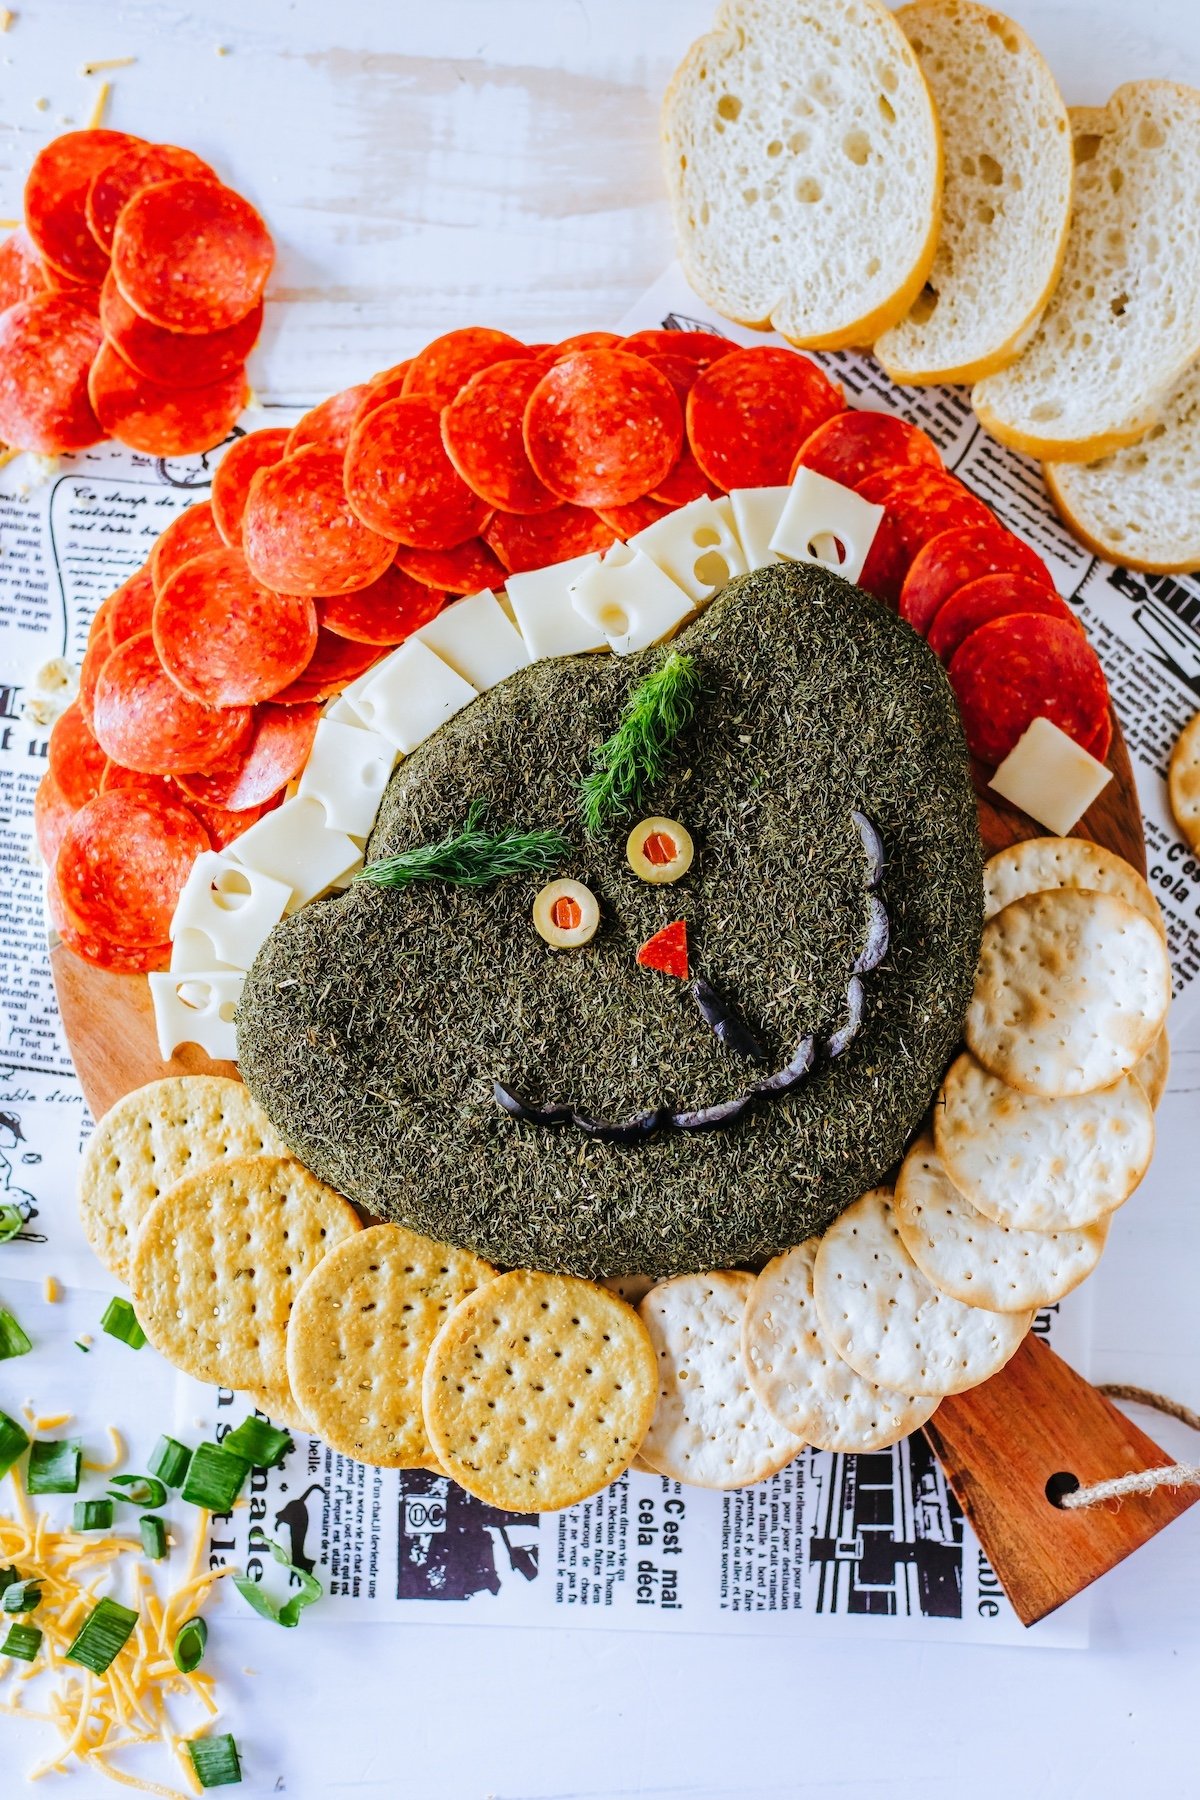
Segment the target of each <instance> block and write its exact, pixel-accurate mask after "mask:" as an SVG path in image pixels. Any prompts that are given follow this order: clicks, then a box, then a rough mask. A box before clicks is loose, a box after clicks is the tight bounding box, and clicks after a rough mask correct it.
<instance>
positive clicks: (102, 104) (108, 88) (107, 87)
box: [88, 81, 112, 131]
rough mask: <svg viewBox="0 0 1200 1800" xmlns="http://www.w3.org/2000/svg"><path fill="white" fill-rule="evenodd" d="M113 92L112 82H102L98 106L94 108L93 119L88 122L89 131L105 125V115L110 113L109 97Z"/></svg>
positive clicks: (97, 98)
mask: <svg viewBox="0 0 1200 1800" xmlns="http://www.w3.org/2000/svg"><path fill="white" fill-rule="evenodd" d="M111 92H112V83H111V82H110V81H102V82H101V83H100V89H99V92H98V93H97V95H96V104H95V106H93V108H92V113H91V117H90V118H89V120H88V129H89V130H91V131H95V129H96V127H97V126H98V125H101V124H103V122H104V115H105V113H106V112H107V111H108V96H109V94H110V93H111Z"/></svg>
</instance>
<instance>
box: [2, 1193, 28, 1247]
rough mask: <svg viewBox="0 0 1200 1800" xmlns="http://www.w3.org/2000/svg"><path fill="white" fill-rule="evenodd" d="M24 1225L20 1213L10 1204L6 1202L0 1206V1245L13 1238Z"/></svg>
mask: <svg viewBox="0 0 1200 1800" xmlns="http://www.w3.org/2000/svg"><path fill="white" fill-rule="evenodd" d="M24 1223H25V1221H24V1219H23V1218H22V1217H21V1214H20V1212H19V1211H18V1210H17V1208H16V1207H15V1206H13V1205H12V1204H11V1203H10V1202H8V1201H6V1202H5V1204H4V1205H3V1206H0V1244H7V1243H8V1242H9V1240H10V1238H15V1237H16V1235H17V1233H18V1232H19V1231H20V1229H21V1227H22V1225H23V1224H24Z"/></svg>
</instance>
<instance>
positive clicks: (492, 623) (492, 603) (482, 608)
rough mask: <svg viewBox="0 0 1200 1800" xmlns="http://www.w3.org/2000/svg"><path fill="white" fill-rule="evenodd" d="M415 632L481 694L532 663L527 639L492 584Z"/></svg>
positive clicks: (457, 603)
mask: <svg viewBox="0 0 1200 1800" xmlns="http://www.w3.org/2000/svg"><path fill="white" fill-rule="evenodd" d="M414 635H415V636H416V637H419V638H420V640H421V642H422V643H423V644H428V645H429V648H430V649H431V650H432V651H433V652H434V653H435V654H436V655H437V656H440V657H441V659H442V661H443V662H444V663H448V664H449V665H450V667H451V668H452V669H453V670H454V672H455V674H456V675H461V676H462V678H463V680H464V681H469V682H470V683H471V686H472V687H473V688H476V689H477V690H478V691H479V693H481V694H483V693H486V691H487V689H488V688H493V687H495V686H496V684H497V683H498V682H501V681H504V680H505V679H506V678H507V677H508V676H509V675H515V674H516V672H517V670H518V669H524V668H526V667H528V664H529V651H528V650H527V649H526V647H525V639H524V638H523V637H522V636H521V633H520V632H519V631H518V630H517V628H516V626H515V625H514V624H513V622H512V620H511V619H510V618H509V616H508V614H507V613H506V612H505V610H504V608H503V607H502V606H501V604H500V602H499V601H498V600H497V598H496V596H495V594H493V593H492V591H491V589H490V588H483V589H482V590H481V591H480V592H479V593H478V594H468V595H467V597H466V599H465V600H455V601H454V602H453V604H452V605H450V606H447V607H444V608H443V610H442V611H441V612H440V613H439V614H438V616H437V618H436V619H431V620H430V622H429V624H428V625H422V627H421V629H420V631H418V632H416V633H414Z"/></svg>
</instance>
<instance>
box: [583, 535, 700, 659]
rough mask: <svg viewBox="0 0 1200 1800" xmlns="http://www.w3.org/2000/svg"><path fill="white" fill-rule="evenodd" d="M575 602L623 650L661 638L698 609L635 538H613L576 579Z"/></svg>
mask: <svg viewBox="0 0 1200 1800" xmlns="http://www.w3.org/2000/svg"><path fill="white" fill-rule="evenodd" d="M571 604H572V605H573V606H574V608H575V610H576V612H577V613H579V614H580V616H581V617H582V618H584V619H586V620H587V621H588V624H589V625H594V626H595V628H596V630H597V631H602V632H603V633H604V635H605V637H606V638H607V640H608V645H609V648H610V649H611V650H615V651H616V653H617V655H618V656H629V655H631V654H632V653H633V652H634V651H635V650H645V649H648V648H649V646H650V645H651V644H658V643H661V642H662V640H663V638H666V637H670V635H671V633H672V632H674V631H678V630H679V627H680V626H681V625H682V624H683V622H684V620H685V619H690V618H691V617H692V615H693V613H694V612H695V610H696V608H695V605H694V604H693V602H692V600H691V598H690V597H689V596H688V595H687V594H685V593H684V591H683V589H682V588H681V587H678V586H677V585H676V583H675V582H673V581H672V580H671V577H670V576H669V575H667V574H664V572H663V571H662V569H660V568H659V567H658V564H657V563H652V562H651V561H650V558H649V557H648V556H643V555H642V553H641V551H640V550H637V549H635V548H634V546H633V545H632V544H614V545H613V546H612V548H611V549H610V550H606V551H605V553H604V560H603V561H602V562H600V563H598V564H596V566H595V567H594V568H591V569H585V570H584V572H583V574H582V575H581V576H580V577H579V579H578V580H577V581H575V582H574V583H573V584H572V587H571Z"/></svg>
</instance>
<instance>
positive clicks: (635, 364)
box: [524, 350, 716, 507]
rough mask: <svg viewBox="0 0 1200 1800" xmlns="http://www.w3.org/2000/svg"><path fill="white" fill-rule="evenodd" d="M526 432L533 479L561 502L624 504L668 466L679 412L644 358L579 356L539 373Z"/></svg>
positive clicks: (676, 446) (678, 438) (679, 439)
mask: <svg viewBox="0 0 1200 1800" xmlns="http://www.w3.org/2000/svg"><path fill="white" fill-rule="evenodd" d="M714 366H716V365H714ZM524 434H525V450H526V454H527V455H528V457H529V461H530V463H531V464H532V466H533V472H534V474H535V475H536V476H537V477H538V479H539V480H540V481H542V482H543V483H544V484H545V486H546V487H548V488H549V489H550V491H551V493H553V494H557V495H558V497H559V499H560V500H562V501H565V502H567V503H568V504H569V505H572V506H590V507H600V506H627V505H628V504H629V502H630V501H631V500H640V499H641V498H642V496H643V494H649V493H651V492H652V491H653V489H654V488H656V487H657V486H658V485H659V483H660V482H661V481H662V480H664V479H665V477H666V476H667V474H668V473H669V471H670V470H671V469H672V468H673V467H674V464H675V459H676V458H677V457H678V455H679V451H680V448H681V446H682V444H683V411H682V408H681V407H680V404H679V399H678V396H677V395H676V393H675V389H674V388H673V387H672V385H671V383H670V381H669V380H668V379H667V377H666V376H665V375H664V374H663V372H662V370H661V369H656V368H655V367H654V365H653V364H652V363H650V362H647V361H646V360H645V358H644V357H641V356H629V355H627V354H626V353H625V352H624V351H623V350H579V351H576V352H575V353H574V354H573V355H571V356H567V357H564V358H563V359H562V361H560V362H556V363H554V364H553V365H552V366H551V367H550V368H549V369H547V370H546V371H545V373H544V374H543V376H542V378H541V380H540V381H539V382H538V384H537V386H536V387H535V388H534V390H533V392H532V393H531V394H530V396H529V400H528V402H527V403H526V407H525V421H524Z"/></svg>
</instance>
